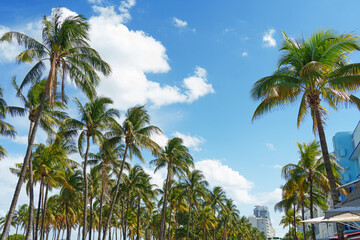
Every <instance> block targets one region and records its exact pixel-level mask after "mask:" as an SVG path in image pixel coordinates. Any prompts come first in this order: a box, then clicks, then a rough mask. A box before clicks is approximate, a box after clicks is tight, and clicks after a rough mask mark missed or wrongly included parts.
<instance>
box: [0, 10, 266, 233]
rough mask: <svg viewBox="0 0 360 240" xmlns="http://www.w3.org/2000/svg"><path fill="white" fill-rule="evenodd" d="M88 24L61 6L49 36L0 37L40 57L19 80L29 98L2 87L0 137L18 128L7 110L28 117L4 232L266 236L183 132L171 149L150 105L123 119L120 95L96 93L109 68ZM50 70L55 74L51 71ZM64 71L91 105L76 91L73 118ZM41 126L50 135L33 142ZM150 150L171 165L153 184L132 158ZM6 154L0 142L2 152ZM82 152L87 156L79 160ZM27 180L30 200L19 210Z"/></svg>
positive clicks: (31, 57)
mask: <svg viewBox="0 0 360 240" xmlns="http://www.w3.org/2000/svg"><path fill="white" fill-rule="evenodd" d="M88 28H89V26H88V24H87V22H86V21H85V19H84V18H83V17H82V16H70V17H66V18H63V17H62V14H61V9H57V10H55V11H54V14H53V15H52V16H50V17H46V16H45V17H44V19H43V32H42V40H43V41H42V42H39V41H37V40H35V39H33V38H31V37H29V36H27V35H25V34H22V33H19V32H7V33H5V34H4V35H3V36H2V37H1V38H0V41H8V42H10V41H13V40H15V41H17V42H18V43H19V44H20V45H22V46H23V47H24V48H25V50H24V51H23V52H21V53H20V54H19V55H18V56H17V61H18V62H19V63H22V62H27V63H33V62H35V64H34V65H33V66H32V68H31V70H30V71H29V72H28V73H27V74H26V76H25V77H24V80H23V81H22V82H21V84H20V85H18V84H17V82H16V79H15V78H14V79H13V86H14V89H15V91H16V95H17V96H18V97H19V99H20V100H21V102H22V104H23V106H21V107H14V106H8V105H7V104H6V101H5V99H4V98H3V92H2V90H1V89H0V135H3V136H10V137H14V136H15V134H16V131H15V129H14V127H13V126H11V124H9V123H7V122H6V121H5V120H6V117H7V115H9V114H10V115H12V116H15V115H21V116H23V115H26V116H28V119H29V134H28V145H27V150H26V154H25V157H24V161H23V163H21V164H18V165H17V166H16V167H14V168H12V169H11V171H12V172H13V173H14V174H16V175H17V176H18V177H19V180H18V183H17V186H16V189H15V192H14V196H13V199H12V202H11V206H10V209H9V212H8V214H7V215H6V217H5V218H3V219H2V220H1V222H2V224H1V226H2V228H3V229H2V235H1V240H5V239H6V238H7V236H8V234H9V230H10V227H11V226H14V227H15V229H16V233H18V230H20V229H21V230H22V231H23V233H24V235H25V239H35V240H38V239H39V240H43V239H49V238H50V237H51V238H52V239H54V240H56V239H63V238H64V236H66V239H71V236H72V235H74V233H73V234H72V231H74V230H77V231H78V232H77V235H78V239H80V238H81V239H82V240H85V239H86V238H87V237H88V239H89V240H92V239H95V238H97V239H99V240H100V239H103V240H105V239H107V238H109V239H114V238H115V239H120V238H123V239H124V240H125V239H135V238H136V239H160V240H163V239H190V238H191V239H214V240H215V239H265V235H264V234H263V233H260V232H259V231H258V230H257V229H256V228H253V227H251V225H250V224H249V222H248V221H247V220H246V218H244V217H240V215H239V210H238V209H237V208H236V206H235V204H234V202H233V201H232V200H231V199H229V198H227V197H226V195H225V192H224V191H223V190H222V188H221V187H215V188H214V189H213V190H210V189H209V188H208V183H207V181H206V180H205V177H204V175H203V173H202V172H201V171H199V170H196V169H194V162H193V158H192V156H191V154H190V153H189V150H188V149H187V148H186V147H185V146H184V144H183V141H182V140H181V139H180V138H172V139H170V140H169V141H168V142H167V145H166V146H165V147H164V148H162V147H160V146H159V145H158V144H157V143H156V142H155V141H154V140H152V136H153V135H154V134H157V133H161V130H160V129H159V128H158V127H156V126H153V125H151V121H150V115H149V114H148V112H147V110H146V108H145V107H144V106H135V107H132V108H130V109H128V111H127V112H126V114H125V115H124V116H123V119H124V120H123V121H120V120H119V119H120V113H119V111H118V110H116V109H114V108H111V104H112V103H113V101H112V100H111V99H109V98H107V97H101V96H98V95H97V94H96V86H97V84H98V83H99V81H100V78H99V76H98V74H97V72H100V73H102V74H104V75H108V74H110V73H111V68H110V66H109V65H108V64H107V63H106V62H105V61H104V60H102V59H101V57H100V55H99V54H98V53H97V52H96V51H95V50H94V49H92V48H91V47H90V46H89V43H88V41H89V37H88ZM45 62H49V66H46V65H45ZM45 70H48V71H49V73H48V76H47V77H46V78H45V79H44V78H43V77H42V75H43V72H44V71H45ZM66 79H68V80H71V81H73V82H74V83H75V85H76V86H77V87H78V88H79V89H81V90H82V91H83V92H84V93H85V95H86V98H87V100H85V101H86V102H85V103H84V102H82V101H80V100H79V99H77V98H75V99H74V104H75V106H76V108H77V117H75V118H73V117H70V116H69V115H68V111H67V102H68V99H67V96H66V94H65V85H66V84H67V81H66ZM59 87H60V88H61V91H59V89H58V88H59ZM26 91H27V93H26V94H25V92H26ZM39 127H40V128H41V129H43V130H44V131H45V132H46V133H47V135H48V138H47V141H46V142H44V143H39V144H34V140H35V137H36V133H37V130H38V128H39ZM144 150H148V151H150V153H151V154H152V155H153V160H152V161H151V162H150V163H151V165H153V166H154V167H155V171H158V170H159V169H162V168H165V169H166V170H167V176H166V179H165V181H164V186H156V185H154V184H152V181H151V176H150V175H149V173H147V172H146V171H145V170H144V169H143V167H141V166H140V165H131V164H130V162H129V161H130V160H132V159H133V157H136V158H138V159H140V160H141V161H143V162H145V159H144V157H143V151H144ZM6 154H7V153H6V150H5V149H4V148H3V147H1V146H0V157H4V156H6ZM78 155H80V156H81V159H82V161H81V162H77V161H74V160H72V159H73V158H74V157H76V156H78ZM24 183H26V191H27V194H28V196H29V204H28V205H23V206H21V207H20V208H19V210H18V211H16V206H17V200H18V197H19V194H20V191H21V188H22V185H23V184H24ZM36 187H37V188H38V189H39V196H38V198H37V199H38V202H37V208H35V207H34V206H35V202H34V199H35V198H34V188H36ZM159 187H160V188H159Z"/></svg>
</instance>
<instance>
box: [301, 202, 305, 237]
mask: <svg viewBox="0 0 360 240" xmlns="http://www.w3.org/2000/svg"><path fill="white" fill-rule="evenodd" d="M301 218H302V220H303V221H304V220H305V209H304V199H302V201H301ZM303 232H304V240H306V226H305V223H304V222H303Z"/></svg>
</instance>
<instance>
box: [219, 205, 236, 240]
mask: <svg viewBox="0 0 360 240" xmlns="http://www.w3.org/2000/svg"><path fill="white" fill-rule="evenodd" d="M239 213H240V212H239V210H238V209H236V206H235V204H234V202H233V200H232V199H226V200H225V204H224V208H223V209H222V210H221V213H220V216H221V217H220V218H221V222H222V224H223V236H222V239H225V240H226V239H227V238H228V232H231V231H229V230H230V229H229V225H231V224H233V223H234V221H235V222H236V220H237V219H238V218H239Z"/></svg>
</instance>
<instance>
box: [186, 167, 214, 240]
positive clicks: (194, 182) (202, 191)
mask: <svg viewBox="0 0 360 240" xmlns="http://www.w3.org/2000/svg"><path fill="white" fill-rule="evenodd" d="M206 186H208V182H207V181H206V180H205V179H204V175H203V173H202V172H201V171H200V170H193V171H191V172H188V175H187V177H186V178H185V179H184V182H183V183H182V185H181V188H182V193H181V195H180V196H186V197H187V200H188V204H189V214H188V220H187V229H186V239H187V240H188V239H189V231H190V220H191V211H192V207H193V206H194V205H196V204H198V199H199V197H204V198H205V196H206ZM193 234H194V231H193Z"/></svg>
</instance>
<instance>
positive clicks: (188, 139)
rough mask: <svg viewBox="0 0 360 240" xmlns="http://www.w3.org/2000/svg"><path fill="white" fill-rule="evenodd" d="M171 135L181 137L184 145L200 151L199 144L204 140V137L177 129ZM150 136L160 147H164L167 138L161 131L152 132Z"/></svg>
mask: <svg viewBox="0 0 360 240" xmlns="http://www.w3.org/2000/svg"><path fill="white" fill-rule="evenodd" d="M172 136H174V137H178V138H181V139H182V140H183V144H184V146H185V147H188V148H190V149H193V150H194V151H200V150H201V148H200V147H199V146H200V145H201V144H203V143H204V142H205V139H204V138H202V137H193V136H191V135H190V134H183V133H180V132H178V131H176V132H174V133H173V134H172ZM151 138H152V139H153V140H154V141H155V142H156V143H157V144H159V145H160V146H161V147H165V146H166V144H167V142H168V140H169V138H168V137H167V136H166V135H165V134H163V133H160V134H154V135H152V136H151Z"/></svg>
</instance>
